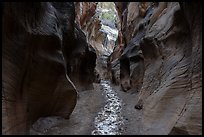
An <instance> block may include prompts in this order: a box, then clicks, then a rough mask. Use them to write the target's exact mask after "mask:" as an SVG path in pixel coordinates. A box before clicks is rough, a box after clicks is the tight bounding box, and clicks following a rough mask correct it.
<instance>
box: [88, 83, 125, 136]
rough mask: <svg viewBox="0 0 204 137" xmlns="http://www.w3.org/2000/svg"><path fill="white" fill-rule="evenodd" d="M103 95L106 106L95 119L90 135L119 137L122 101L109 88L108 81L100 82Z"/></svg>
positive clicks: (122, 119) (121, 123)
mask: <svg viewBox="0 0 204 137" xmlns="http://www.w3.org/2000/svg"><path fill="white" fill-rule="evenodd" d="M101 86H102V90H103V94H105V98H106V104H105V106H104V108H103V109H102V110H101V111H100V112H99V113H98V115H97V116H96V117H95V121H94V122H95V123H94V124H95V129H94V130H93V131H92V133H91V134H92V135H120V134H121V133H122V130H123V128H122V126H123V124H124V123H123V121H124V118H123V117H122V115H121V109H122V100H121V99H120V98H119V97H118V96H117V93H116V92H115V91H114V90H113V89H112V88H111V86H110V81H105V80H101Z"/></svg>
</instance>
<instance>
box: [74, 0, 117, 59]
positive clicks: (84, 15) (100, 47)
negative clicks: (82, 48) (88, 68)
mask: <svg viewBox="0 0 204 137" xmlns="http://www.w3.org/2000/svg"><path fill="white" fill-rule="evenodd" d="M103 5H104V3H103V2H102V3H98V2H76V3H75V6H76V19H75V20H76V23H78V24H79V26H80V27H81V28H82V30H83V31H84V32H85V34H86V36H87V40H88V43H89V44H90V46H92V47H93V48H94V49H95V50H96V54H97V55H104V54H105V55H107V56H109V55H110V54H111V53H112V52H113V49H114V47H115V41H116V38H117V35H118V31H117V28H116V26H115V24H114V23H113V22H111V21H110V20H106V19H103V18H105V17H103V13H106V12H107V13H108V12H113V11H110V10H108V9H104V7H103ZM115 12H116V11H115ZM101 14H102V15H101Z"/></svg>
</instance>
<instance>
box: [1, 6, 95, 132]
mask: <svg viewBox="0 0 204 137" xmlns="http://www.w3.org/2000/svg"><path fill="white" fill-rule="evenodd" d="M3 7H4V8H3V23H2V25H3V27H2V28H3V32H2V33H3V34H4V35H3V38H2V40H3V47H2V54H3V55H2V125H3V127H2V132H3V134H29V133H28V130H29V128H30V125H31V124H33V123H34V122H35V121H36V120H37V119H38V118H39V117H45V116H62V117H64V118H69V116H70V114H71V113H72V111H73V109H74V107H75V104H76V97H77V92H76V91H79V90H82V89H83V88H84V87H87V86H88V87H89V86H90V85H91V83H92V81H93V80H94V77H93V75H94V67H95V59H96V54H95V53H94V50H91V49H90V48H89V47H88V44H87V42H86V37H85V35H84V33H83V32H82V31H81V30H80V29H79V28H78V27H77V25H75V23H74V21H75V6H74V3H70V2H65V3H58V2H56V3H55V2H32V3H26V2H25V3H24V2H22V3H15V2H11V3H7V2H5V3H3ZM14 22H15V23H14ZM70 53H72V54H70ZM76 58H77V59H76ZM73 69H74V70H73ZM76 73H77V74H83V75H80V76H77V77H75V78H74V77H73V75H75V74H76Z"/></svg>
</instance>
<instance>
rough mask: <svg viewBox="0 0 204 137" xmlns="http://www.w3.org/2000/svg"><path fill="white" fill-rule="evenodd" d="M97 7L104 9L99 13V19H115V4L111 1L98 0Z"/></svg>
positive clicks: (112, 20)
mask: <svg viewBox="0 0 204 137" xmlns="http://www.w3.org/2000/svg"><path fill="white" fill-rule="evenodd" d="M98 8H99V9H103V10H104V11H102V12H101V13H100V19H101V20H110V21H111V22H115V21H116V13H115V4H114V3H113V2H99V3H98Z"/></svg>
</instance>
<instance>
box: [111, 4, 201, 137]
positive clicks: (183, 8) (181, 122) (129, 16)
mask: <svg viewBox="0 0 204 137" xmlns="http://www.w3.org/2000/svg"><path fill="white" fill-rule="evenodd" d="M116 5H118V7H119V8H118V13H119V15H120V16H122V17H121V20H122V28H121V30H122V35H123V39H124V46H123V47H122V48H121V49H120V50H115V51H114V52H115V53H114V54H113V55H116V54H117V55H118V58H119V60H120V61H118V62H119V63H118V64H119V66H120V70H118V69H116V68H114V67H112V71H113V74H114V75H113V78H114V79H118V81H119V83H120V84H121V87H122V89H123V90H124V91H128V92H129V91H130V90H131V91H132V92H139V98H138V99H137V101H136V102H137V103H136V106H135V108H137V109H141V108H143V109H142V110H141V111H142V112H143V118H142V120H141V121H140V122H141V126H142V128H141V129H142V130H141V134H201V133H202V132H201V131H202V123H201V121H202V109H201V108H202V97H201V94H202V92H201V90H202V83H201V82H202V70H201V69H202V63H201V61H202V58H201V57H202V53H201V49H202V40H201V36H202V32H201V30H202V21H201V19H202V11H201V9H202V7H201V3H196V2H195V3H194V2H192V3H177V2H168V3H167V2H155V3H152V2H147V3H145V2H130V3H128V4H124V3H123V4H121V3H119V4H117V3H116ZM122 7H123V8H122ZM119 51H123V52H121V53H120V52H119ZM113 55H112V56H113ZM112 58H117V57H112ZM111 61H112V62H111V63H112V64H114V61H113V60H111ZM117 68H119V67H117ZM118 71H120V79H119V78H118V75H116V73H117V72H118Z"/></svg>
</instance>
